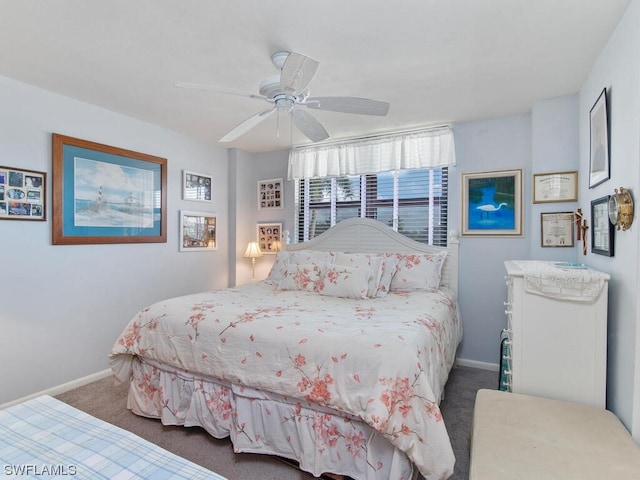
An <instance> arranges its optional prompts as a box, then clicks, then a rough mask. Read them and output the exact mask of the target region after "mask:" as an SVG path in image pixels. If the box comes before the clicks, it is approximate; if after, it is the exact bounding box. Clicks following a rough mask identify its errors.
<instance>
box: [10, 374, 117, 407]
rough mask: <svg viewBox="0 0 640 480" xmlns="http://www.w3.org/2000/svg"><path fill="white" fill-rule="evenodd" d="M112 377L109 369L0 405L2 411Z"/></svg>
mask: <svg viewBox="0 0 640 480" xmlns="http://www.w3.org/2000/svg"><path fill="white" fill-rule="evenodd" d="M111 375H113V372H112V371H111V369H110V368H107V369H106V370H103V371H101V372H97V373H93V374H91V375H87V376H86V377H82V378H77V379H75V380H72V381H70V382H67V383H63V384H62V385H58V386H55V387H51V388H47V389H46V390H42V391H41V392H37V393H33V394H31V395H27V396H26V397H22V398H18V399H17V400H12V401H10V402H7V403H3V404H2V405H0V410H2V409H3V408H7V407H11V406H12V405H16V404H18V403H22V402H25V401H27V400H31V399H32V398H36V397H39V396H41V395H51V396H52V397H53V396H55V395H60V394H61V393H64V392H67V391H69V390H73V389H74V388H78V387H82V386H83V385H87V384H88V383H92V382H97V381H98V380H102V379H103V378H107V377H110V376H111Z"/></svg>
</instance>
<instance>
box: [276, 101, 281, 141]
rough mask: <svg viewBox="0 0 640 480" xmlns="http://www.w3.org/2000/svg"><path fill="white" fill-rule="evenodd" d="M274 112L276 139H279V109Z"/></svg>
mask: <svg viewBox="0 0 640 480" xmlns="http://www.w3.org/2000/svg"><path fill="white" fill-rule="evenodd" d="M277 110H278V111H277V112H276V138H278V139H279V138H280V109H279V108H278V109H277Z"/></svg>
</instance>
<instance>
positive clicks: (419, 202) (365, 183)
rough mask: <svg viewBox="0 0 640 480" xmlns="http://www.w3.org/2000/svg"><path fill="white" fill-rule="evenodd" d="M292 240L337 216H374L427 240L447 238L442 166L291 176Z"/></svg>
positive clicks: (327, 224)
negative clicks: (331, 175)
mask: <svg viewBox="0 0 640 480" xmlns="http://www.w3.org/2000/svg"><path fill="white" fill-rule="evenodd" d="M295 187H296V195H295V197H296V206H295V208H296V222H295V223H296V224H295V232H296V233H295V235H296V239H297V241H298V242H302V241H307V240H310V239H312V238H314V237H316V236H317V235H319V234H321V233H322V232H324V231H326V230H327V229H329V228H330V227H331V226H333V225H335V224H336V223H339V222H340V221H342V220H345V219H347V218H353V217H366V218H372V219H375V220H378V221H380V222H382V223H385V224H387V225H389V226H390V227H392V228H393V229H394V230H395V231H397V232H400V233H402V234H403V235H406V236H407V237H409V238H412V239H413V240H415V241H417V242H421V243H426V244H429V245H441V246H446V244H447V193H448V169H447V167H440V168H429V169H407V170H396V171H392V172H381V173H377V174H370V175H359V176H357V175H356V176H349V175H345V176H339V177H324V178H307V179H299V180H296V183H295Z"/></svg>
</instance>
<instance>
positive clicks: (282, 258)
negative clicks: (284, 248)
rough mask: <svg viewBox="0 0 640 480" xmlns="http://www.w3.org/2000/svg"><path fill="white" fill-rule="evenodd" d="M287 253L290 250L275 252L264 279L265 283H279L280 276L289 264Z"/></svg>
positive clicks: (276, 284)
mask: <svg viewBox="0 0 640 480" xmlns="http://www.w3.org/2000/svg"><path fill="white" fill-rule="evenodd" d="M289 253H290V252H278V253H276V258H275V260H274V262H273V265H272V266H271V270H269V275H267V278H266V279H265V283H267V284H269V285H275V286H278V285H279V284H280V280H282V276H283V275H284V272H286V271H287V265H288V264H289Z"/></svg>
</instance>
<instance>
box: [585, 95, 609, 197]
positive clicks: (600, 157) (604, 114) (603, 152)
mask: <svg viewBox="0 0 640 480" xmlns="http://www.w3.org/2000/svg"><path fill="white" fill-rule="evenodd" d="M589 138H590V144H589V145H590V147H589V152H590V154H589V188H593V187H595V186H596V185H600V184H601V183H602V182H605V181H607V180H609V177H610V175H611V163H610V161H609V112H608V105H607V89H606V88H603V89H602V92H601V93H600V96H598V99H597V100H596V103H594V104H593V107H591V111H590V112H589Z"/></svg>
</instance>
